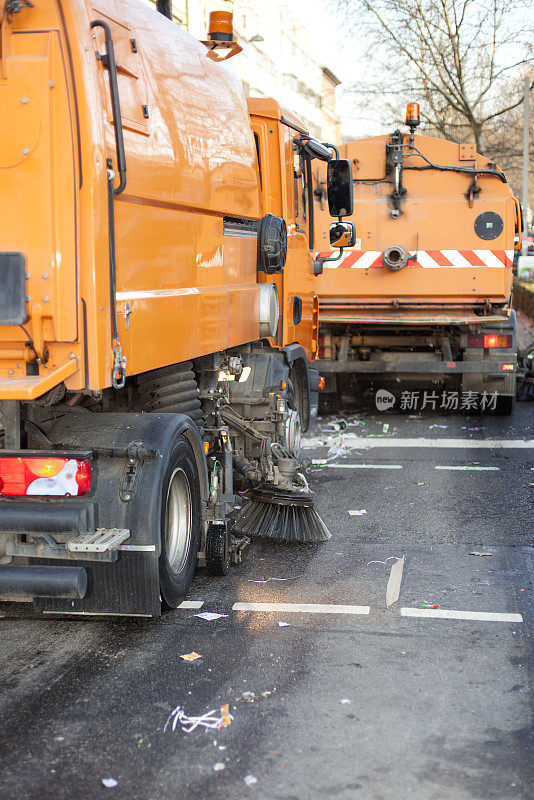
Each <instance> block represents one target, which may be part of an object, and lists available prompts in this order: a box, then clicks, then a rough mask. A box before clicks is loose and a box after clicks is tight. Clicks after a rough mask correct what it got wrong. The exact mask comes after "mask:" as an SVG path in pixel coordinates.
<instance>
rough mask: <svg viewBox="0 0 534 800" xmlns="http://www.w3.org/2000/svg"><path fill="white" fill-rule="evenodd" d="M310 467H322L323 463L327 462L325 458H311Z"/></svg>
mask: <svg viewBox="0 0 534 800" xmlns="http://www.w3.org/2000/svg"><path fill="white" fill-rule="evenodd" d="M311 463H312V467H324V465H325V464H328V461H327V459H326V458H312V461H311Z"/></svg>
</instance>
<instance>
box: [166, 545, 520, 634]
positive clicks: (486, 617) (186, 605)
mask: <svg viewBox="0 0 534 800" xmlns="http://www.w3.org/2000/svg"><path fill="white" fill-rule="evenodd" d="M400 561H401V562H402V559H400ZM397 563H399V562H397ZM401 566H402V564H401ZM399 571H400V570H399ZM203 605H204V601H203V600H184V602H183V603H182V604H181V605H180V606H178V608H180V609H183V610H187V609H195V610H196V609H199V608H201V607H202V606H203ZM232 611H249V612H258V613H274V614H278V613H279V614H349V615H352V616H361V615H364V616H368V615H369V614H370V612H371V607H370V606H352V605H336V604H327V603H234V605H233V606H232ZM395 613H398V612H395ZM400 614H401V616H402V617H419V618H421V617H424V618H427V619H457V620H472V621H479V622H523V617H522V616H521V614H507V613H499V612H495V611H458V610H455V609H447V608H401V609H400Z"/></svg>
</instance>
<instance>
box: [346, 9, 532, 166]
mask: <svg viewBox="0 0 534 800" xmlns="http://www.w3.org/2000/svg"><path fill="white" fill-rule="evenodd" d="M337 2H338V4H339V6H340V7H341V8H342V9H343V10H344V12H345V14H346V20H347V24H348V27H349V29H350V30H351V31H352V32H353V33H355V34H356V36H357V39H356V41H359V42H361V41H365V43H366V44H365V50H366V52H367V53H368V54H371V58H370V62H371V76H370V78H368V79H367V82H366V83H361V82H359V83H357V84H355V85H354V87H353V90H354V91H355V92H358V93H360V94H363V95H364V96H369V95H371V96H373V97H375V98H376V97H377V96H379V97H381V98H382V101H383V103H384V108H385V109H389V111H390V112H391V111H393V110H394V109H395V111H396V116H397V119H398V113H399V106H400V102H399V101H400V96H402V97H403V98H408V99H413V100H420V101H421V104H422V116H423V121H424V122H425V123H426V125H427V126H428V127H429V128H430V129H433V130H434V131H436V132H437V133H438V134H441V135H442V136H444V137H445V138H447V139H452V140H453V141H461V140H465V139H466V138H469V139H472V140H474V142H475V145H476V148H477V150H478V151H479V152H484V151H485V149H486V141H485V136H486V133H487V132H489V130H490V129H491V128H492V127H493V126H494V125H495V124H496V125H497V127H500V123H501V121H502V120H503V118H504V117H505V115H507V114H510V113H511V112H513V111H514V110H515V109H517V108H519V106H520V105H521V104H522V102H523V94H522V80H523V78H524V75H525V74H527V71H528V70H529V69H531V65H532V63H533V58H534V50H533V47H532V41H533V40H534V37H533V36H532V31H533V21H534V20H533V13H532V6H531V5H530V3H529V2H523V0H337ZM362 35H363V36H365V38H363V36H362ZM532 85H533V86H534V80H533V84H532Z"/></svg>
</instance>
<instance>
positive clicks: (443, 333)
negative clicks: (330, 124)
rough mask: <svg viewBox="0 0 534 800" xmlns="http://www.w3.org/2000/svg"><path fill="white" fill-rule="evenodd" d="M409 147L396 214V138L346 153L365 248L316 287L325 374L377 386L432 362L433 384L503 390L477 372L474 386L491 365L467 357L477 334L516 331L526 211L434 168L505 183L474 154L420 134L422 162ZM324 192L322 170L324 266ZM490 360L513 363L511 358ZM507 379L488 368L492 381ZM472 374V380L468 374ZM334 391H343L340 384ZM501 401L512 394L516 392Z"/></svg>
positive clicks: (318, 216) (348, 254)
mask: <svg viewBox="0 0 534 800" xmlns="http://www.w3.org/2000/svg"><path fill="white" fill-rule="evenodd" d="M401 139H402V148H403V152H404V164H403V166H404V169H403V189H404V190H405V191H404V193H403V195H402V198H401V202H400V206H399V212H398V213H397V212H396V211H394V210H393V205H392V191H393V188H392V184H393V176H394V167H393V166H392V165H391V166H390V165H388V153H387V150H388V145H389V143H390V142H391V137H390V136H375V137H369V138H363V139H358V140H355V141H352V142H349V143H348V144H345V145H343V146H342V147H341V148H340V155H341V157H344V158H347V159H349V160H350V161H351V162H352V165H353V179H354V213H353V216H352V218H351V219H352V221H353V222H354V223H355V226H356V243H355V246H354V247H352V248H348V249H344V250H343V255H342V257H341V259H339V260H337V261H331V262H325V263H324V269H323V272H322V274H321V275H319V277H318V282H317V292H318V295H319V309H320V357H319V358H320V360H319V362H318V366H319V369H320V370H321V373H323V374H330V377H331V378H332V376H333V374H334V373H337V374H338V375H340V374H349V373H350V374H352V375H353V376H356V375H358V373H360V374H359V376H358V377H360V378H362V379H363V378H365V377H367V378H369V377H370V376H373V379H374V380H378V379H379V378H380V377H381V376H382V377H384V376H385V375H386V373H390V377H391V373H393V374H394V375H398V374H403V375H405V376H407V375H414V374H415V375H418V376H419V377H421V375H422V374H424V373H425V366H424V364H425V363H426V364H427V365H428V362H430V361H432V360H435V362H436V364H435V365H434V367H431V369H430V370H429V372H431V373H432V378H433V380H437V379H438V378H439V379H440V380H441V379H442V378H443V377H445V376H446V375H447V374H449V375H454V376H455V377H456V379H458V378H460V379H461V380H462V385H463V386H464V388H465V387H468V388H471V389H472V388H473V386H474V384H473V381H475V383H477V388H478V389H480V391H482V390H483V389H489V388H490V386H491V388H492V390H493V389H494V388H495V387H499V388H500V389H503V386H504V384H503V380H502V378H503V376H502V375H501V376H496V375H495V374H494V375H493V378H494V380H493V381H492V380H489V379H488V375H487V374H486V376H485V377H483V376H482V375H481V374H480V371H479V373H478V375H477V373H476V365H473V366H472V367H468V366H467V362H468V361H469V359H472V358H474V360H475V361H476V362H480V361H481V360H483V359H484V358H485V357H487V356H488V354H487V353H485V354H484V353H483V352H480V351H477V352H474V351H473V348H471V350H470V349H469V347H468V345H467V338H466V337H467V335H468V333H469V331H471V332H476V331H478V332H480V331H482V330H488V331H491V330H493V328H495V326H497V327H496V328H495V330H500V328H501V327H502V326H504V327H503V330H504V328H506V329H507V330H508V329H509V328H510V330H511V328H513V311H511V309H510V295H511V289H512V261H513V252H514V236H516V235H517V233H518V229H519V224H520V222H519V211H518V204H517V201H516V200H515V198H514V197H513V194H512V192H511V190H510V188H509V186H508V185H507V184H506V183H505V182H502V180H501V179H500V178H499V177H498V175H493V174H480V175H478V176H477V179H476V182H475V183H474V184H473V187H474V192H472V193H471V195H470V187H471V188H473V187H472V186H471V185H472V182H473V175H472V174H471V175H470V174H466V173H463V172H456V171H453V170H447V171H439V170H438V169H433V168H429V162H432V164H434V165H446V166H448V167H458V168H460V169H469V170H474V169H480V170H495V171H496V172H498V170H497V168H496V167H495V165H493V166H492V165H490V164H488V160H487V159H486V158H484V157H483V156H481V155H479V154H478V153H476V152H475V151H474V147H473V146H472V145H466V144H460V145H458V144H454V143H452V142H449V141H445V140H442V139H437V138H433V137H429V136H419V135H418V136H416V137H415V146H416V147H417V149H418V150H419V151H420V153H422V154H423V156H424V157H425V158H423V157H422V156H421V155H419V154H417V152H415V151H412V150H410V146H409V142H410V138H409V134H404V135H402V137H401ZM408 154H409V155H408ZM425 159H427V160H425ZM323 182H324V178H323V170H322V165H319V166H318V167H316V168H315V183H316V187H315V197H316V202H315V220H316V237H315V241H316V247H317V250H318V251H319V254H320V255H321V256H333V255H335V252H334V251H332V249H331V248H330V245H329V238H328V224H329V221H330V220H329V218H328V211H327V209H326V204H325V202H324V198H325V192H324V189H323ZM392 246H394V247H401V248H404V250H405V251H406V253H407V255H408V263H407V264H406V265H405V266H404V267H403V268H400V269H390V268H388V267H387V266H386V264H385V262H384V257H383V254H384V252H385V251H386V250H387V248H390V247H392ZM470 326H471V327H470ZM485 326H486V327H485ZM492 326H493V328H492ZM399 337H403V340H402V342H400V339H399ZM425 337H426V338H425ZM444 339H448V344H446V343H444ZM514 345H515V335H514ZM417 351H419V353H421V354H423V355H420V356H418V357H419V358H420V359H423V361H422V364H423V366H417V364H416V363H415V362H414V358H410V356H409V354H410V353H414V352H417ZM425 353H426V354H427V357H426V361H425V357H424V354H425ZM490 355H491V354H490ZM493 355H494V356H495V355H501V356H502V358H501V359H500V360H501V361H502V360H506V361H507V362H509V363H511V362H513V363H514V364H515V355H513V354H512V352H511V351H507V352H504V351H499V352H498V353H494V354H493ZM486 360H487V359H486ZM460 362H462V363H460ZM447 363H449V366H447ZM479 366H480V364H479ZM500 368H501V365H500V364H499V365H496V366H495V368H493V366H491V365H489V366H487V373H489V372H493V373H495V372H498V371H499V369H500ZM469 369H472V370H473V372H472V375H471V376H470V377H468V376H467V372H465V371H464V372H462V370H469ZM484 369H486V367H484ZM475 375H477V377H476V378H475ZM462 376H463V377H462ZM506 380H507V381H508V383H510V382H511V381H512V380H513V376H511V377H510V375H509V374H507V377H506ZM334 383H335V380H334ZM330 386H331V389H332V390H333V388H335V387H334V386H333V385H332V382H331V385H330ZM504 392H505V394H509V395H511V394H512V393H513V392H512V389H511V386H510V387H508V388H506V389H505V390H504Z"/></svg>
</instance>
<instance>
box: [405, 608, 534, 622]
mask: <svg viewBox="0 0 534 800" xmlns="http://www.w3.org/2000/svg"><path fill="white" fill-rule="evenodd" d="M401 615H402V616H403V617H432V618H433V619H475V620H481V621H482V622H523V617H522V616H521V614H499V613H497V612H493V611H453V610H452V609H449V608H401Z"/></svg>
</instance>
